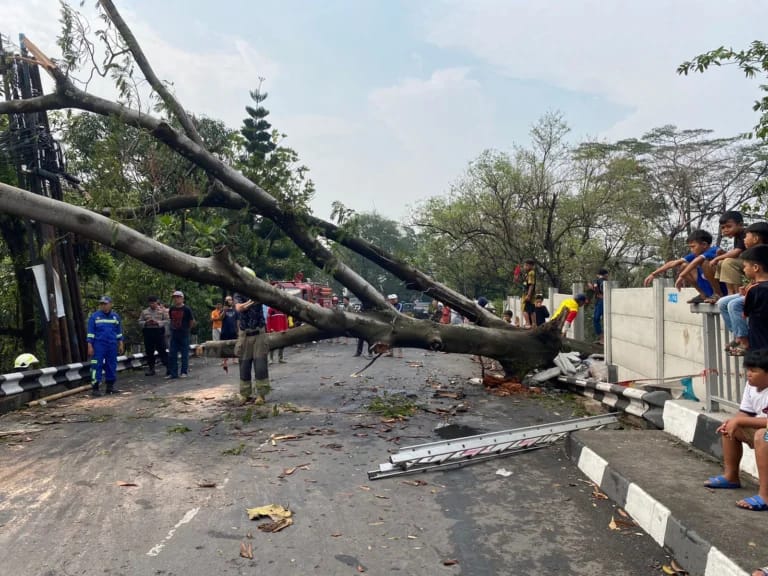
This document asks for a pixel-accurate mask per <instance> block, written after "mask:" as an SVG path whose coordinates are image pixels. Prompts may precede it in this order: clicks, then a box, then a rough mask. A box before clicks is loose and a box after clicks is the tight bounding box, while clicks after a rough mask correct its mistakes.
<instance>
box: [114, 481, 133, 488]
mask: <svg viewBox="0 0 768 576" xmlns="http://www.w3.org/2000/svg"><path fill="white" fill-rule="evenodd" d="M115 484H117V485H118V486H122V487H124V488H132V487H135V486H138V484H136V482H126V481H125V480H118V481H117V482H115Z"/></svg>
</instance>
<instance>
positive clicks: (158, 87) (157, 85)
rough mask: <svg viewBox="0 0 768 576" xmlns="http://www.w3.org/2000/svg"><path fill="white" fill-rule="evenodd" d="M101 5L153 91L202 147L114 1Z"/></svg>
mask: <svg viewBox="0 0 768 576" xmlns="http://www.w3.org/2000/svg"><path fill="white" fill-rule="evenodd" d="M99 4H101V7H102V8H104V11H105V12H106V13H107V15H108V16H109V19H110V20H112V23H113V24H114V25H115V27H116V28H117V30H118V32H120V36H122V37H123V40H125V43H126V45H127V46H128V49H129V50H130V51H131V54H133V58H134V59H135V60H136V64H137V65H138V66H139V69H140V70H141V71H142V72H143V73H144V78H146V79H147V82H149V85H150V86H152V89H153V90H154V91H155V92H157V93H158V95H159V96H160V98H162V99H163V102H165V105H166V106H168V109H169V110H170V111H171V112H172V113H173V114H174V115H175V116H176V118H177V119H178V121H179V123H180V124H181V126H182V127H183V128H184V132H185V133H186V134H187V136H189V138H190V139H192V140H193V141H194V142H196V143H197V144H200V145H201V146H202V145H203V139H202V138H201V137H200V134H199V133H198V131H197V128H195V124H194V123H193V122H192V120H191V119H190V117H189V116H187V113H186V111H185V110H184V107H183V106H182V105H181V104H180V103H179V101H178V100H176V98H175V97H174V96H173V94H171V92H170V90H168V88H166V87H165V84H163V82H162V81H161V80H160V78H158V77H157V74H155V71H154V70H153V69H152V65H151V64H150V63H149V60H148V59H147V57H146V56H145V54H144V51H143V50H142V49H141V45H140V44H139V42H138V40H136V37H135V36H134V35H133V32H132V31H131V29H130V28H129V26H128V24H126V22H125V20H123V17H122V16H121V15H120V12H118V10H117V8H116V7H115V5H114V4H113V3H112V0H99Z"/></svg>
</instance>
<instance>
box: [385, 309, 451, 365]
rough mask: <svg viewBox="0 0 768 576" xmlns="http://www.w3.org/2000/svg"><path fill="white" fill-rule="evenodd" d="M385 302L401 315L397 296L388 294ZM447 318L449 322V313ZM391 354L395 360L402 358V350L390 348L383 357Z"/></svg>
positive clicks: (401, 311) (401, 310)
mask: <svg viewBox="0 0 768 576" xmlns="http://www.w3.org/2000/svg"><path fill="white" fill-rule="evenodd" d="M387 300H388V301H389V303H390V304H391V305H392V307H393V308H394V309H395V310H397V311H398V312H399V313H401V314H402V313H403V305H402V303H401V302H400V300H399V298H398V296H397V294H390V295H389V296H387ZM445 309H446V308H444V310H445ZM448 318H449V320H450V312H449V314H448ZM393 353H394V355H395V356H396V357H397V358H402V357H403V349H402V348H390V349H389V352H387V353H386V354H384V356H392V354H393Z"/></svg>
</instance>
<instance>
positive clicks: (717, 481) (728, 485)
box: [704, 475, 741, 490]
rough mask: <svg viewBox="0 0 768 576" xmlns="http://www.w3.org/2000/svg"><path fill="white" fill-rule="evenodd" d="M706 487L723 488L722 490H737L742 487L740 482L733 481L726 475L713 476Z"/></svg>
mask: <svg viewBox="0 0 768 576" xmlns="http://www.w3.org/2000/svg"><path fill="white" fill-rule="evenodd" d="M704 486H705V487H706V488H713V489H721V490H737V489H739V488H741V483H740V482H731V481H730V480H728V478H726V477H725V476H722V475H720V476H712V477H710V478H709V479H708V480H707V482H706V483H705V484H704Z"/></svg>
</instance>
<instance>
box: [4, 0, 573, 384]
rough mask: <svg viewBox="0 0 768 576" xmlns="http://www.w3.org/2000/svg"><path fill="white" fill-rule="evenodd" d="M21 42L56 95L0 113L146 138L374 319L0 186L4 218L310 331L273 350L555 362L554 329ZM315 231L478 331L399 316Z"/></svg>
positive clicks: (276, 341)
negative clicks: (320, 211)
mask: <svg viewBox="0 0 768 576" xmlns="http://www.w3.org/2000/svg"><path fill="white" fill-rule="evenodd" d="M102 5H103V6H104V7H105V9H106V10H107V12H108V13H109V15H110V18H112V20H113V22H115V24H116V26H117V27H118V28H119V29H120V31H121V34H123V37H124V39H125V40H126V42H127V43H128V45H129V48H130V49H131V50H132V52H133V54H134V56H135V57H136V58H137V62H138V63H139V65H140V67H141V68H142V70H143V71H144V72H145V74H150V78H149V80H150V83H152V81H153V80H154V81H155V82H158V80H157V78H156V77H154V76H153V74H154V73H152V72H151V68H148V62H146V59H145V58H144V57H143V54H140V55H139V56H137V54H138V53H139V51H140V49H139V48H138V43H137V42H136V40H135V38H133V37H132V35H130V36H129V38H126V35H127V34H129V32H130V31H129V30H128V29H127V25H125V22H123V21H122V19H119V15H117V14H116V10H115V9H114V6H113V5H112V4H111V2H107V1H105V0H102ZM113 12H114V13H113ZM116 19H119V20H118V21H116ZM118 22H119V23H118ZM25 43H26V45H27V48H28V49H29V50H30V52H31V53H32V54H34V56H35V58H36V59H37V61H38V62H39V63H40V65H41V66H43V67H44V68H45V69H46V71H47V72H48V73H49V74H50V75H51V76H52V77H53V78H54V80H55V82H56V91H55V92H54V94H50V95H46V96H39V97H35V98H30V99H27V100H15V101H8V102H0V113H18V112H31V111H41V110H52V109H60V108H76V109H80V110H84V111H88V112H93V113H96V114H100V115H104V116H110V117H116V118H119V119H120V120H121V121H123V122H124V123H126V124H128V125H130V126H134V127H137V128H140V129H142V130H145V131H147V132H148V133H150V134H151V135H152V136H153V137H154V138H156V139H157V140H158V141H160V142H162V143H164V144H165V145H166V146H168V147H169V148H171V149H172V150H174V151H175V152H177V153H178V154H180V155H182V156H184V157H185V158H187V159H188V160H190V161H191V162H192V163H194V164H195V165H197V166H198V167H200V168H201V169H203V170H204V171H205V172H206V173H207V174H208V176H209V177H210V178H211V179H212V180H213V185H214V186H213V187H214V193H213V195H211V196H210V198H211V199H212V200H211V201H212V202H213V198H214V197H215V195H216V194H218V193H220V192H222V191H223V192H224V194H220V196H221V198H220V199H217V201H220V202H222V203H230V202H231V203H233V204H234V203H237V204H239V201H238V200H236V199H235V197H234V195H233V194H232V193H234V194H237V196H239V198H240V199H242V202H244V203H245V204H246V205H247V206H249V207H250V209H251V210H252V211H255V212H258V213H259V214H261V215H262V216H264V217H266V218H269V219H270V220H272V221H273V222H275V224H276V225H277V226H279V227H280V228H281V229H282V230H283V231H284V232H285V233H286V235H287V236H288V237H290V238H291V239H292V240H293V242H295V243H296V245H297V246H298V247H299V248H300V249H301V250H302V251H303V252H304V253H305V254H306V255H307V257H308V258H309V259H310V260H311V261H312V262H313V263H314V264H315V265H316V266H318V267H319V268H322V269H324V270H326V271H328V272H329V273H330V274H332V275H333V277H334V278H335V279H336V280H338V281H339V282H340V283H341V284H342V285H344V286H346V287H347V288H349V289H350V290H351V291H352V292H353V293H354V294H355V295H357V296H358V297H359V298H360V299H361V300H362V301H363V302H364V303H366V304H367V305H368V306H369V307H370V308H371V309H372V310H373V311H372V312H371V313H367V314H360V313H351V312H342V311H339V310H330V309H326V308H321V307H319V306H316V305H313V304H309V303H307V302H305V301H304V300H301V299H299V298H295V297H292V296H290V295H288V294H286V293H285V292H284V291H282V290H279V289H276V288H274V287H272V286H271V285H270V284H268V283H267V282H264V281H262V280H260V279H258V278H253V277H252V276H250V275H248V274H245V273H244V272H243V270H242V268H241V267H240V266H238V265H237V264H236V263H235V262H233V261H232V259H231V257H230V255H229V252H228V251H227V250H226V248H222V249H220V250H219V251H217V253H216V254H215V255H214V256H212V257H210V258H199V257H195V256H191V255H189V254H186V253H183V252H180V251H178V250H175V249H173V248H171V247H169V246H166V245H164V244H162V243H159V242H156V241H154V240H152V239H150V238H148V237H145V236H143V235H142V234H140V233H138V232H136V231H135V230H133V229H131V228H129V227H127V226H123V225H121V224H119V223H117V222H115V221H113V220H110V219H108V218H106V217H104V216H101V215H99V214H96V213H94V212H91V211H88V210H85V209H83V208H80V207H77V206H73V205H69V204H66V203H64V202H58V201H56V200H52V199H49V198H45V197H41V196H36V195H34V194H31V193H29V192H26V191H24V190H20V189H18V188H15V187H13V186H9V185H7V184H2V183H0V210H2V211H3V212H6V213H8V214H14V215H16V216H20V217H24V218H29V219H34V220H37V221H39V222H47V223H51V224H55V225H56V226H57V227H58V228H59V229H62V230H68V231H71V232H75V233H77V234H79V235H81V236H83V237H86V238H90V239H92V240H95V241H97V242H99V243H101V244H104V245H107V246H110V247H111V248H114V249H116V250H119V251H121V252H124V253H125V254H128V255H130V256H132V257H134V258H136V259H137V260H140V261H142V262H144V263H145V264H148V265H149V266H152V267H155V268H158V269H161V270H164V271H167V272H171V273H172V274H175V275H177V276H181V277H185V278H189V279H193V280H195V281H197V282H201V283H206V284H212V285H218V286H221V287H223V288H227V289H230V290H237V291H239V292H242V293H245V294H247V295H248V296H250V297H252V298H254V299H255V300H257V301H259V302H263V303H265V304H269V305H270V306H273V307H275V308H278V309H280V310H282V311H284V312H286V313H287V314H290V315H291V316H293V317H294V318H296V319H298V320H300V321H302V322H305V323H307V324H309V325H310V326H304V327H300V328H298V329H293V330H290V331H288V332H284V333H280V334H274V335H270V346H272V347H275V348H278V347H282V346H285V345H290V344H296V343H299V342H308V341H312V340H319V339H324V338H331V337H336V336H340V335H349V336H355V337H359V338H364V339H365V340H366V341H368V343H369V345H379V346H385V347H387V346H389V347H413V348H423V349H430V350H440V351H445V352H454V353H464V354H477V355H482V356H487V357H491V358H495V359H498V360H499V361H500V362H501V364H502V366H504V368H505V371H506V372H507V373H508V374H517V375H520V376H522V375H523V374H524V373H525V372H526V371H527V370H530V369H531V368H534V367H536V366H542V365H546V364H547V363H549V362H550V361H551V359H552V358H553V357H554V356H555V355H556V354H557V351H558V350H559V348H560V335H559V330H558V327H557V326H556V325H555V324H550V325H546V326H544V327H542V328H539V329H536V330H520V329H516V328H513V327H511V326H509V325H507V324H506V323H504V322H503V321H502V320H501V319H499V318H497V317H496V316H494V315H493V314H491V313H490V312H488V311H486V310H485V309H483V308H480V307H479V306H477V305H476V304H475V302H474V301H473V300H471V299H469V298H467V297H465V296H463V295H462V294H459V293H458V292H455V291H453V290H451V289H450V288H448V287H447V286H444V285H442V284H440V283H438V282H436V281H434V280H433V279H432V278H430V277H429V276H427V275H426V274H424V273H422V272H421V271H419V270H417V269H415V268H413V267H412V266H410V265H408V264H406V263H403V262H401V261H399V260H397V259H395V258H393V257H392V256H391V255H390V254H388V253H386V252H385V251H383V250H381V249H379V248H378V247H376V246H374V245H372V244H370V243H367V242H365V241H363V240H361V239H359V238H353V237H350V236H349V235H347V234H345V233H344V232H343V231H342V230H341V229H339V228H338V227H336V226H334V225H333V224H331V223H328V222H325V221H322V220H320V219H318V218H315V217H313V216H307V215H305V214H297V213H293V212H291V211H289V210H285V209H282V208H281V207H280V205H279V204H278V202H277V201H276V199H275V198H274V197H272V196H271V195H269V194H268V193H267V192H266V191H264V190H263V189H262V188H261V187H259V186H258V185H257V184H256V183H254V182H252V181H250V180H248V179H247V178H246V177H245V176H244V175H243V174H241V173H240V172H238V171H236V170H235V169H233V168H232V167H230V166H229V165H227V164H226V163H224V162H223V161H222V160H220V159H219V158H218V157H217V156H215V155H214V154H211V153H210V152H209V151H208V150H207V149H205V147H204V145H203V144H202V143H201V141H200V140H199V136H198V135H197V133H196V131H194V127H193V126H192V128H191V129H190V128H189V127H188V126H186V123H184V122H182V124H183V125H184V126H185V131H186V132H187V134H186V135H185V134H182V133H181V132H179V131H177V130H175V129H174V128H173V127H172V126H171V125H170V124H169V123H167V122H165V121H163V120H160V119H157V118H154V117H152V116H150V115H148V114H144V113H142V112H140V111H137V110H133V109H130V108H128V107H126V106H123V105H121V104H118V103H116V102H111V101H109V100H105V99H103V98H99V97H96V96H93V95H90V94H88V93H86V92H84V91H82V90H80V89H79V88H77V87H76V86H74V85H73V84H72V83H71V82H70V80H69V79H68V78H67V77H66V76H65V75H64V74H63V73H62V72H61V70H59V69H58V68H57V67H56V65H55V63H54V62H53V61H51V60H50V59H48V58H47V57H46V56H45V55H44V54H42V52H40V50H39V49H38V48H37V47H35V46H34V44H33V43H31V42H30V41H29V40H28V39H25ZM142 59H143V60H142ZM148 70H149V71H148ZM153 85H154V83H153ZM161 97H163V98H164V100H165V102H166V104H167V105H168V107H169V108H170V109H171V110H172V111H175V112H176V114H177V117H179V119H180V120H181V118H186V114H185V113H184V112H183V108H181V107H180V105H179V104H178V103H177V102H176V101H175V100H174V99H173V98H172V96H170V94H168V93H167V92H166V93H165V94H161ZM197 200H198V201H199V200H200V198H197ZM317 230H321V231H322V234H324V235H325V236H326V237H327V238H330V239H332V240H334V241H336V242H339V243H340V244H342V245H344V246H347V247H348V248H350V249H352V250H354V251H355V252H357V253H358V254H361V255H362V256H364V257H365V258H367V259H368V260H370V261H372V262H374V263H376V264H377V265H379V266H380V267H382V268H384V269H386V270H388V271H390V272H391V273H392V274H394V275H395V276H397V277H398V278H400V279H401V280H403V281H404V282H405V283H406V285H407V286H408V287H411V288H415V289H419V290H421V291H423V292H425V293H427V294H429V295H430V296H432V297H434V298H436V299H438V300H440V301H442V302H444V303H445V304H447V305H448V306H450V307H451V308H453V309H455V310H458V311H459V312H460V313H461V314H462V315H464V316H465V317H468V318H470V319H471V320H474V321H475V322H476V324H477V326H471V325H463V326H453V325H443V324H436V323H433V322H431V321H429V320H415V319H413V318H410V317H407V316H404V315H402V314H399V313H398V312H397V311H396V310H395V309H394V308H393V307H392V306H391V305H390V304H389V303H388V302H387V301H386V299H385V298H384V296H383V295H382V294H380V293H379V292H378V291H377V290H376V289H375V288H374V287H373V286H371V285H370V284H368V283H367V282H366V281H365V280H364V279H363V278H362V277H360V276H359V275H358V274H357V273H356V272H355V271H354V270H352V269H351V268H350V267H348V266H347V265H346V264H344V263H343V262H341V261H340V260H339V259H338V258H337V257H336V256H335V255H334V254H333V253H332V252H331V250H329V249H328V247H327V246H326V245H325V244H324V243H323V242H321V241H320V240H319V239H318V238H317ZM216 348H219V349H220V352H219V353H220V354H224V353H228V352H227V351H226V347H225V346H224V345H223V344H222V345H219V346H214V345H209V349H210V350H211V353H213V350H214V349H216Z"/></svg>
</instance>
